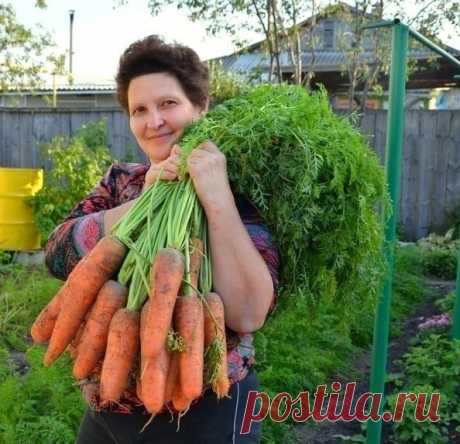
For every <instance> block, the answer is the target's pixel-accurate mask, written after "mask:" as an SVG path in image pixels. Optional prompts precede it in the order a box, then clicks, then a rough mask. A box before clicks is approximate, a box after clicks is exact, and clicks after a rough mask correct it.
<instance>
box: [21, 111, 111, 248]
mask: <svg viewBox="0 0 460 444" xmlns="http://www.w3.org/2000/svg"><path fill="white" fill-rule="evenodd" d="M106 131H107V129H106V122H105V121H103V120H101V121H100V122H94V123H89V124H87V125H83V126H82V127H81V128H80V129H79V130H78V131H77V133H76V135H75V136H74V137H72V138H71V139H66V138H64V137H61V136H58V137H55V138H54V139H53V140H52V141H51V142H50V143H49V144H46V145H45V146H44V147H43V149H42V156H43V157H44V158H45V159H47V160H48V161H50V162H51V163H52V168H51V169H50V171H47V173H46V175H45V184H44V187H43V188H42V189H41V190H40V191H39V192H38V193H37V194H36V195H35V196H34V197H32V198H30V199H29V200H28V202H29V204H30V205H31V206H32V208H33V210H34V217H35V222H36V224H37V226H38V229H39V231H40V233H41V235H42V240H43V242H46V240H47V239H48V237H49V235H50V233H51V232H52V231H53V229H54V228H55V227H56V225H57V224H59V223H61V222H62V221H63V219H64V218H65V217H66V216H68V214H69V213H70V211H71V210H72V208H73V207H74V206H75V205H76V204H77V203H78V202H79V201H81V200H82V199H83V198H84V197H85V196H86V195H87V194H88V193H89V192H90V190H91V189H92V188H93V186H94V184H96V183H97V182H98V180H100V178H101V176H102V175H103V174H104V173H105V171H106V170H107V168H108V166H109V165H110V163H111V156H110V151H109V149H108V148H107V135H106Z"/></svg>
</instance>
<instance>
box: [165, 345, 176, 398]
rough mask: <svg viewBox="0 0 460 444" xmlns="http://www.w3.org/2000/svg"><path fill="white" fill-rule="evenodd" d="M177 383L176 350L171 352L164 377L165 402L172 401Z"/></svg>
mask: <svg viewBox="0 0 460 444" xmlns="http://www.w3.org/2000/svg"><path fill="white" fill-rule="evenodd" d="M177 384H179V354H178V352H171V359H170V362H169V370H168V376H167V377H166V387H165V404H166V403H167V402H170V401H172V399H173V394H174V390H175V388H176V385H177Z"/></svg>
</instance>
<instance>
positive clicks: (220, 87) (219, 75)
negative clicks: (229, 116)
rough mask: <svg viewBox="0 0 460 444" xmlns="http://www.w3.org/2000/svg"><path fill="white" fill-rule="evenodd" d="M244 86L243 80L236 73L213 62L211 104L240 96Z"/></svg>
mask: <svg viewBox="0 0 460 444" xmlns="http://www.w3.org/2000/svg"><path fill="white" fill-rule="evenodd" d="M242 88H244V83H243V81H242V80H241V79H240V78H238V77H237V76H236V75H234V74H231V73H228V72H226V71H224V69H223V68H222V64H219V63H217V62H211V63H210V66H209V95H210V96H211V105H212V106H216V105H218V104H219V103H222V102H224V101H225V100H228V99H231V98H233V97H236V96H238V95H239V94H240V93H241V90H242Z"/></svg>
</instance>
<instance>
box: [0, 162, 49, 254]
mask: <svg viewBox="0 0 460 444" xmlns="http://www.w3.org/2000/svg"><path fill="white" fill-rule="evenodd" d="M42 186H43V170H41V169H31V168H0V250H14V251H27V250H36V249H39V248H40V234H39V232H38V229H37V227H36V225H35V223H34V219H33V212H32V208H30V207H29V206H27V205H26V203H25V199H26V198H27V197H31V196H33V195H34V194H35V193H37V192H38V191H39V190H40V189H41V188H42Z"/></svg>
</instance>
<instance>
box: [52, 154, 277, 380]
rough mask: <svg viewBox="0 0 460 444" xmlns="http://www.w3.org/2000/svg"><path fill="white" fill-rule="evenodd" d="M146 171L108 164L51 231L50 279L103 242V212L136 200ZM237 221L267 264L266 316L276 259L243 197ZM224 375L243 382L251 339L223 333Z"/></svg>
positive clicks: (250, 358)
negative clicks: (269, 277)
mask: <svg viewBox="0 0 460 444" xmlns="http://www.w3.org/2000/svg"><path fill="white" fill-rule="evenodd" d="M148 168H149V166H148V165H145V164H139V163H118V164H113V165H112V166H111V167H110V168H109V170H108V171H107V173H106V174H105V176H104V177H103V178H102V180H101V181H100V183H99V184H98V185H97V186H96V187H95V188H94V189H93V190H92V191H91V193H90V194H89V195H88V196H87V197H86V198H85V199H84V200H83V201H81V202H80V203H79V204H77V205H76V206H75V208H74V209H73V210H72V211H71V213H70V214H69V216H68V217H67V218H66V219H65V220H64V221H63V222H62V223H61V224H60V225H59V226H57V227H56V228H55V230H54V231H53V233H52V234H51V236H50V238H49V240H48V243H47V245H46V250H45V261H46V265H47V266H48V268H49V270H50V272H51V274H52V275H53V276H55V277H57V278H59V279H62V280H65V279H67V276H68V275H69V273H70V272H71V271H72V269H73V268H74V266H75V265H76V264H77V262H78V261H79V260H80V259H81V258H82V257H83V256H84V255H86V254H87V253H88V252H89V251H90V250H91V249H92V248H93V247H94V245H95V244H96V243H97V241H98V240H99V239H100V238H101V237H102V236H104V212H105V210H109V209H111V208H114V207H117V206H119V205H121V204H123V203H125V202H128V201H130V200H132V199H135V198H136V197H138V196H139V195H140V193H141V190H142V187H143V185H144V178H145V174H146V172H147V170H148ZM235 201H236V205H237V208H238V211H239V213H240V216H241V219H242V221H243V223H244V225H245V227H246V229H247V231H248V233H249V236H250V237H251V239H252V241H253V243H254V245H255V247H256V248H257V250H258V251H259V253H260V254H261V256H262V258H263V259H264V261H265V262H266V264H267V266H268V269H269V271H270V274H271V277H272V279H273V285H274V288H275V292H274V295H273V302H272V306H271V309H270V311H272V310H273V309H274V307H275V303H276V288H277V285H278V269H279V254H278V250H277V248H276V247H275V245H274V244H273V242H272V239H271V236H270V233H269V232H268V230H267V227H266V226H265V225H264V223H263V220H262V218H261V216H260V214H259V212H258V211H257V209H256V208H255V207H254V206H253V205H252V204H251V203H250V202H249V201H248V200H247V199H245V198H243V197H242V196H235ZM226 333H227V349H228V355H227V360H228V372H229V379H230V382H231V383H235V382H237V381H240V380H242V379H243V378H244V377H245V376H246V375H247V373H248V370H249V368H250V367H251V366H252V365H253V364H254V346H253V344H252V341H253V336H252V334H250V333H245V332H235V331H232V330H230V329H228V328H227V332H226Z"/></svg>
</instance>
